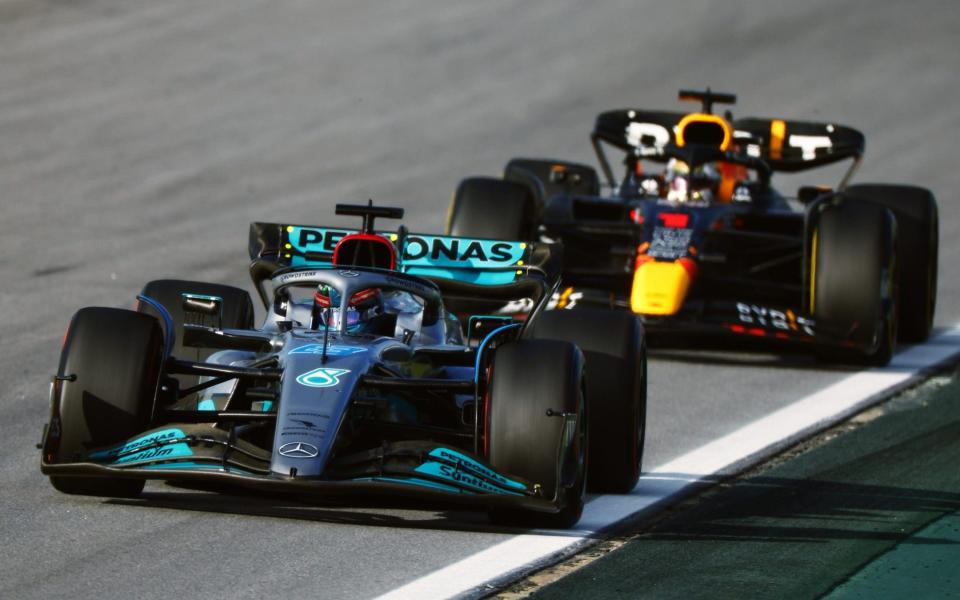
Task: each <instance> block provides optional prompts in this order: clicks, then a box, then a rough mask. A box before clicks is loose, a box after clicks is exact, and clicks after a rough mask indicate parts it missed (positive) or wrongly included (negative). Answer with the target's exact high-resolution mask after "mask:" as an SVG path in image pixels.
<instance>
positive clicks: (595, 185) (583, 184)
mask: <svg viewBox="0 0 960 600" xmlns="http://www.w3.org/2000/svg"><path fill="white" fill-rule="evenodd" d="M503 178H504V179H506V180H507V181H516V182H518V183H523V184H525V185H527V186H528V187H530V188H531V189H532V190H534V197H535V199H536V209H537V214H540V213H541V212H542V211H543V207H544V205H545V204H546V202H547V201H548V200H549V199H550V198H551V197H553V196H555V195H557V194H566V195H568V196H599V195H600V178H599V177H598V176H597V171H596V169H594V168H593V167H591V166H589V165H582V164H579V163H572V162H566V161H562V160H544V159H537V158H514V159H512V160H511V161H510V162H508V163H507V166H506V168H504V170H503Z"/></svg>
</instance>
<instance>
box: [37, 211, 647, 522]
mask: <svg viewBox="0 0 960 600" xmlns="http://www.w3.org/2000/svg"><path fill="white" fill-rule="evenodd" d="M337 212H338V214H346V215H354V216H359V217H362V218H363V227H362V228H361V230H360V231H347V230H343V229H336V228H326V227H315V226H301V225H287V224H279V223H253V224H252V225H251V229H250V257H251V259H252V263H251V266H250V273H251V277H252V279H253V282H254V285H255V288H256V289H257V291H258V293H259V296H260V298H261V300H262V302H263V306H264V309H265V313H266V316H265V318H264V319H263V321H262V322H261V323H260V325H259V327H256V326H254V310H253V303H252V301H251V298H250V295H249V294H248V293H247V292H246V291H244V290H241V289H239V288H235V287H231V286H226V285H220V284H210V283H200V282H190V281H180V280H158V281H153V282H150V283H149V284H147V285H146V286H145V288H144V289H143V292H142V293H141V294H140V295H139V296H138V300H139V304H138V308H137V310H135V311H131V310H123V309H118V308H84V309H81V310H80V311H78V312H77V313H76V314H75V315H74V317H73V319H72V320H71V322H70V326H69V328H68V330H67V334H66V336H65V342H64V346H63V350H62V354H61V358H60V365H59V368H58V370H57V374H56V376H55V377H53V381H52V384H51V391H50V400H51V413H50V420H49V423H48V424H47V425H46V427H45V428H44V433H43V440H42V443H41V447H42V461H41V470H42V472H43V473H45V474H46V475H48V476H49V477H50V481H51V483H52V484H53V486H54V487H55V488H56V489H58V490H60V491H61V492H65V493H70V494H88V495H100V496H115V497H117V496H118V497H131V496H136V495H138V494H139V493H140V492H141V491H142V489H143V487H144V482H145V480H147V479H159V480H166V481H168V482H171V483H174V484H180V485H185V486H189V487H194V488H196V487H201V488H202V487H205V486H209V487H210V488H211V489H223V488H224V487H225V486H227V487H229V488H233V489H236V490H243V489H248V490H260V491H265V492H275V493H278V494H279V493H289V494H295V495H297V496H298V497H303V496H314V497H316V498H318V499H322V498H325V497H327V498H329V497H333V496H344V495H351V494H373V495H391V496H396V495H403V496H410V497H416V498H425V499H435V500H437V501H439V502H442V503H443V504H447V503H451V504H463V505H467V506H472V507H477V508H480V509H484V510H487V511H488V512H489V514H490V515H491V517H492V518H493V520H494V521H496V522H501V523H510V524H518V525H523V526H547V527H569V526H572V525H574V524H575V523H576V522H577V520H578V519H579V517H580V514H581V510H582V507H583V498H584V493H585V490H586V489H588V486H589V488H590V489H592V490H598V491H619V492H623V491H628V490H629V489H631V488H632V487H633V486H634V485H635V484H636V481H637V478H638V477H639V472H640V471H639V470H640V462H641V455H642V450H643V438H644V423H645V410H646V357H645V346H644V336H643V330H642V327H641V325H640V324H639V322H638V321H637V319H636V318H635V317H634V316H633V315H629V314H627V313H623V312H613V311H606V310H596V311H588V312H577V313H570V312H567V311H554V312H543V308H544V306H545V305H546V303H547V301H548V300H549V299H550V297H551V295H552V294H553V293H554V292H555V291H556V289H557V287H558V285H559V277H558V274H559V271H560V268H559V265H558V262H559V256H558V255H557V252H558V249H557V248H556V247H555V246H552V245H550V244H543V243H533V244H531V243H524V242H520V241H509V240H505V241H500V240H488V239H483V240H480V239H469V238H458V237H450V236H429V235H418V234H412V233H409V232H408V231H407V230H406V229H405V228H403V227H401V228H399V229H398V230H396V231H394V232H377V231H376V230H375V228H374V222H375V219H376V218H400V217H402V215H403V211H402V210H401V209H394V208H387V207H376V206H372V203H371V205H368V206H356V205H338V207H337ZM448 297H454V298H460V299H465V298H466V299H469V298H473V297H483V298H488V299H489V298H496V299H499V300H503V301H505V302H509V301H515V300H518V299H525V300H526V301H527V302H529V303H530V304H531V305H532V306H533V307H534V308H533V310H532V311H530V313H529V314H528V315H526V317H525V319H524V320H515V319H511V318H510V317H503V316H484V315H475V316H471V317H469V319H468V322H467V324H466V325H467V326H466V328H464V327H463V326H462V324H461V322H460V321H459V320H458V318H457V317H455V316H454V315H453V314H452V313H451V312H449V311H448V310H447V309H446V308H445V304H444V302H445V299H446V298H448ZM588 456H589V459H588Z"/></svg>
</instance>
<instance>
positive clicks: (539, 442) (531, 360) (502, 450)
mask: <svg viewBox="0 0 960 600" xmlns="http://www.w3.org/2000/svg"><path fill="white" fill-rule="evenodd" d="M583 365H584V362H583V355H582V354H581V353H580V351H579V350H578V349H577V348H576V346H574V345H572V344H569V343H565V342H558V341H553V340H521V341H518V342H512V343H509V344H505V345H504V346H501V347H500V348H498V349H497V351H496V355H495V356H494V359H493V365H492V369H491V381H490V383H489V386H490V388H489V400H488V410H487V414H486V437H485V446H486V451H487V458H488V460H489V462H490V464H491V465H492V466H493V467H495V468H496V469H497V470H499V471H501V472H503V473H511V474H514V475H518V476H520V477H523V478H525V479H527V480H529V481H531V482H533V483H535V484H539V485H540V488H541V496H542V497H543V498H547V499H556V502H557V507H558V508H559V512H557V513H552V514H550V513H533V512H528V511H522V510H513V509H495V510H492V511H491V512H490V518H491V520H492V521H494V522H495V523H500V524H508V525H516V526H523V527H548V528H555V529H565V528H568V527H572V526H573V525H575V524H576V522H577V521H579V520H580V515H581V513H582V512H583V501H584V494H585V491H586V479H587V423H588V413H587V409H586V403H585V400H584V393H583ZM563 414H575V415H576V417H577V418H576V431H575V432H574V437H573V443H572V447H571V448H570V451H569V453H567V455H566V456H560V454H559V451H560V448H561V438H562V434H563V425H564V420H565V419H564V417H563Z"/></svg>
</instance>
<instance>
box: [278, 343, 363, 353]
mask: <svg viewBox="0 0 960 600" xmlns="http://www.w3.org/2000/svg"><path fill="white" fill-rule="evenodd" d="M361 352H366V348H361V347H360V346H338V345H334V344H331V345H329V346H327V356H350V355H351V354H359V353H361ZM288 354H317V355H319V354H323V344H306V345H305V346H300V347H299V348H295V349H293V350H291V351H290V352H288Z"/></svg>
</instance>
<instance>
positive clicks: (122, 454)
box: [90, 429, 193, 465]
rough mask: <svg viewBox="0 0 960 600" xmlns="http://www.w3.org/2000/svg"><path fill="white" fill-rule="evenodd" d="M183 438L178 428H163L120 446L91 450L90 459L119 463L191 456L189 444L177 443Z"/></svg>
mask: <svg viewBox="0 0 960 600" xmlns="http://www.w3.org/2000/svg"><path fill="white" fill-rule="evenodd" d="M185 438H186V436H185V435H184V433H183V431H181V430H180V429H164V430H162V431H155V432H153V433H151V434H148V435H145V436H143V437H140V438H137V439H135V440H132V441H129V442H127V443H125V444H123V445H122V446H117V447H115V448H110V449H109V450H100V451H98V452H92V453H91V454H90V459H91V460H95V461H98V462H101V461H102V462H107V463H110V464H115V465H120V464H130V463H136V462H141V461H145V460H154V459H167V458H180V457H183V456H193V451H192V450H191V449H190V446H188V445H187V444H186V443H183V442H179V443H177V440H182V439H185Z"/></svg>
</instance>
